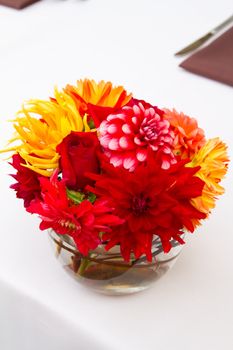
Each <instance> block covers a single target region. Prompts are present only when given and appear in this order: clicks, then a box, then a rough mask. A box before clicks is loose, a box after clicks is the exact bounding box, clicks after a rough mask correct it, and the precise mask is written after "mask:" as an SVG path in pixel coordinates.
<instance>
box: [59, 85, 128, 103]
mask: <svg viewBox="0 0 233 350" xmlns="http://www.w3.org/2000/svg"><path fill="white" fill-rule="evenodd" d="M65 91H66V92H67V93H69V94H71V95H72V96H73V97H75V98H76V99H77V100H78V101H79V102H80V101H81V102H82V109H84V110H85V104H88V103H91V104H93V105H95V106H99V107H112V108H120V107H122V106H124V105H126V104H127V103H128V102H129V101H130V99H131V97H132V96H131V94H127V92H126V90H125V89H124V87H123V86H117V87H113V85H112V83H111V82H105V81H103V80H101V81H100V82H99V83H96V82H95V81H94V80H89V79H84V80H78V81H77V85H76V86H73V85H67V86H66V88H65ZM86 108H87V107H86Z"/></svg>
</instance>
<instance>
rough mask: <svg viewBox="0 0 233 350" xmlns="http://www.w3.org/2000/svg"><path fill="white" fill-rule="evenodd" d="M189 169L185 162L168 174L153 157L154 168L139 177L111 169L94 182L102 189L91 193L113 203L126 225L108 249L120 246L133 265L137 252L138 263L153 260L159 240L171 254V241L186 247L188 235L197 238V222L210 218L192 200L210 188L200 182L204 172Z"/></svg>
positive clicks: (112, 235) (139, 171) (144, 167)
mask: <svg viewBox="0 0 233 350" xmlns="http://www.w3.org/2000/svg"><path fill="white" fill-rule="evenodd" d="M185 163H186V161H179V162H178V163H177V164H175V165H172V166H171V167H170V169H169V170H163V169H161V167H160V165H159V162H158V160H157V159H155V158H154V155H153V153H150V154H148V162H146V163H144V164H141V165H140V166H138V167H137V168H136V169H135V171H134V172H129V171H127V170H125V169H124V168H119V167H114V166H112V165H108V164H107V163H106V164H104V165H103V168H104V173H103V174H101V175H93V176H92V178H93V179H95V180H96V184H95V188H89V189H90V190H92V191H93V192H94V193H96V194H97V195H98V196H100V198H102V199H107V200H109V201H110V202H111V205H112V207H113V208H115V212H114V213H115V214H116V215H117V216H119V217H121V218H124V219H125V223H124V224H123V225H121V226H120V227H117V228H116V229H115V228H114V229H113V230H112V231H111V232H108V233H106V234H105V235H104V237H103V238H104V239H106V240H107V241H108V245H107V249H110V248H111V247H112V246H114V245H116V244H120V246H121V253H122V256H123V257H124V259H125V260H127V261H128V260H129V258H130V253H131V252H133V253H134V255H135V257H136V258H139V257H140V256H141V255H142V254H146V256H147V259H148V260H151V245H152V239H153V236H154V235H157V236H159V237H160V239H161V242H162V245H163V249H164V251H165V252H168V251H169V250H170V249H171V244H170V240H171V239H175V240H177V241H179V242H180V243H183V240H182V239H181V237H180V236H181V234H182V233H183V231H182V229H183V228H186V229H188V230H189V231H191V232H192V231H193V230H194V227H193V224H192V219H194V218H198V219H204V218H205V217H206V215H205V214H203V213H201V212H199V211H198V210H197V209H196V208H194V207H193V206H192V205H191V204H190V200H191V198H195V197H197V196H200V195H201V193H202V189H203V186H204V182H203V181H202V180H200V179H199V178H197V177H195V176H194V174H195V173H196V172H197V171H198V169H199V168H198V167H195V168H186V167H185Z"/></svg>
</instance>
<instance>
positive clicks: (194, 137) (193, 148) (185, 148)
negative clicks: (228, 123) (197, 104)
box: [164, 109, 205, 158]
mask: <svg viewBox="0 0 233 350" xmlns="http://www.w3.org/2000/svg"><path fill="white" fill-rule="evenodd" d="M164 112H165V114H164V118H166V119H167V120H168V121H169V122H170V124H171V126H172V127H173V131H174V134H175V139H174V143H173V146H174V153H175V154H176V155H180V156H181V158H192V156H193V155H194V154H195V153H196V152H197V151H198V150H199V149H200V148H201V147H202V146H203V145H204V143H205V135H204V131H203V130H202V129H200V128H199V127H198V124H197V121H196V119H194V118H190V117H188V116H187V115H185V114H184V113H182V112H181V113H178V112H177V111H176V110H175V109H173V110H172V111H171V110H169V109H164Z"/></svg>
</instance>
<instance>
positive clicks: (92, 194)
mask: <svg viewBox="0 0 233 350" xmlns="http://www.w3.org/2000/svg"><path fill="white" fill-rule="evenodd" d="M88 199H89V201H90V202H91V203H94V202H95V200H96V195H95V194H94V193H92V192H89V194H88Z"/></svg>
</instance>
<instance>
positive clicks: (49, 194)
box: [27, 173, 123, 255]
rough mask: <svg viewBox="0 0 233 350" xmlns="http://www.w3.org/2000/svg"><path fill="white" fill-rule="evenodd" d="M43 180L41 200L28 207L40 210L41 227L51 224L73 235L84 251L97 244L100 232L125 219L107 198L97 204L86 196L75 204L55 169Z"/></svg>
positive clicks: (30, 211) (38, 211) (32, 210)
mask: <svg viewBox="0 0 233 350" xmlns="http://www.w3.org/2000/svg"><path fill="white" fill-rule="evenodd" d="M40 182H41V189H42V200H39V199H37V200H34V201H32V202H31V204H30V206H29V207H28V208H27V211H28V212H29V213H32V214H34V213H36V214H39V216H40V217H41V220H42V221H41V224H40V229H41V230H46V229H49V228H51V229H53V230H54V231H55V232H56V233H58V234H61V235H63V234H67V235H69V236H71V237H72V238H73V239H74V242H75V244H76V245H77V248H78V249H79V251H80V252H81V253H82V254H83V255H87V254H88V252H89V250H90V249H95V248H96V247H97V246H98V244H99V243H100V237H99V233H100V232H107V231H110V230H111V227H112V226H115V225H119V224H121V223H122V222H123V220H122V219H119V218H118V217H117V216H115V215H112V213H111V212H112V208H110V207H109V206H108V204H107V201H106V200H104V199H101V200H97V201H95V203H94V204H92V203H91V202H90V201H89V200H84V201H83V202H81V203H80V204H78V205H75V204H74V203H73V202H71V200H69V199H68V197H67V193H66V187H65V183H64V181H63V180H61V181H59V180H58V179H57V174H56V173H55V174H54V175H53V176H52V177H51V178H50V180H49V179H48V178H42V179H41V180H40Z"/></svg>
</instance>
